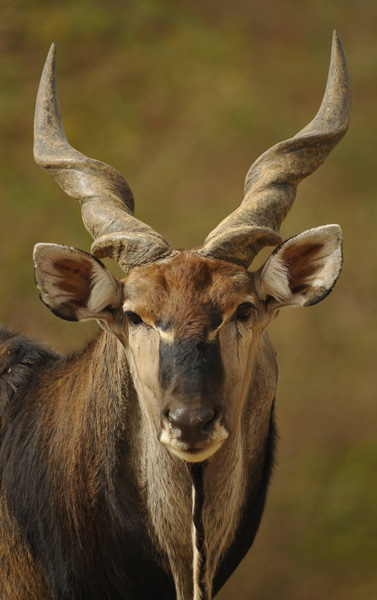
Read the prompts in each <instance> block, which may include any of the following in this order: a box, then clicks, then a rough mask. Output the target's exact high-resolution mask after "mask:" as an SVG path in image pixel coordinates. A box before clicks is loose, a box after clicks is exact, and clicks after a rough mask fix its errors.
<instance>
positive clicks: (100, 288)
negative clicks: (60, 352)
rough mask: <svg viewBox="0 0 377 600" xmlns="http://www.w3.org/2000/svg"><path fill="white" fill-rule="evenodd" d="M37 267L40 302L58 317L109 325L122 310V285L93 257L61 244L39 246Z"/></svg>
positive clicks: (36, 258)
mask: <svg viewBox="0 0 377 600" xmlns="http://www.w3.org/2000/svg"><path fill="white" fill-rule="evenodd" d="M34 264H35V282H36V284H37V286H38V289H39V291H40V298H41V300H42V302H43V303H44V304H46V306H47V307H48V308H49V309H50V310H51V311H52V312H53V313H54V314H55V315H57V316H58V317H61V318H62V319H65V320H67V321H82V320H86V319H98V320H100V321H101V320H102V321H109V320H111V319H112V318H113V315H114V311H116V310H117V309H120V308H121V305H122V286H121V283H120V281H118V280H117V279H116V278H115V277H113V276H112V275H111V273H109V271H108V270H107V269H106V267H105V266H104V265H103V264H102V263H101V261H100V260H98V259H97V258H94V256H92V255H91V254H87V253H86V252H83V251H82V250H76V248H69V247H68V246H59V245H58V244H37V245H36V246H35V248H34Z"/></svg>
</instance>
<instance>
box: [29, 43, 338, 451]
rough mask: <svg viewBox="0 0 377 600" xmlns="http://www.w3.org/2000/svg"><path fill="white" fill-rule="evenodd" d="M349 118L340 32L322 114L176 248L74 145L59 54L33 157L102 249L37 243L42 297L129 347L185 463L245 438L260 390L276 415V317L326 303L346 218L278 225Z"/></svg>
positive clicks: (109, 173)
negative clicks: (296, 228)
mask: <svg viewBox="0 0 377 600" xmlns="http://www.w3.org/2000/svg"><path fill="white" fill-rule="evenodd" d="M349 112H350V91H349V81H348V74H347V66H346V62H345V57H344V54H343V49H342V45H341V42H340V39H339V37H338V35H337V34H336V33H334V38H333V46H332V55H331V64H330V71H329V77H328V83H327V88H326V91H325V95H324V98H323V102H322V104H321V107H320V109H319V112H318V113H317V115H316V116H315V118H314V119H313V120H312V121H311V123H310V124H309V125H308V126H307V127H305V128H304V129H302V130H301V131H300V132H299V133H298V134H297V135H295V136H294V137H293V138H291V139H289V140H286V141H284V142H281V143H279V144H277V145H276V146H274V147H272V148H271V149H269V150H267V152H265V153H264V154H263V155H262V156H261V157H260V158H259V159H258V160H257V161H256V162H254V164H253V165H252V166H251V168H250V170H249V172H248V174H247V177H246V183H245V195H244V199H243V201H242V203H241V205H240V206H239V208H237V209H236V210H235V211H234V212H233V213H232V214H231V215H230V216H228V217H227V218H226V219H224V221H222V222H221V223H220V224H219V225H218V227H216V229H214V231H212V232H211V233H210V234H209V235H208V237H207V238H206V240H205V241H204V244H203V246H202V247H200V248H198V249H195V250H191V251H177V250H173V249H171V247H170V246H169V244H168V243H167V242H166V241H165V239H164V238H163V237H162V236H161V235H159V234H158V233H156V232H155V231H154V230H153V229H152V228H151V227H149V226H148V225H145V224H144V223H142V222H140V221H139V220H138V219H136V218H135V217H134V216H133V211H134V200H133V196H132V192H131V190H130V188H129V186H128V184H127V183H126V181H125V179H124V178H123V177H122V176H121V175H120V174H119V173H118V172H117V171H115V170H114V169H113V168H111V167H109V166H108V165H105V164H103V163H101V162H98V161H96V160H92V159H89V158H87V157H86V156H84V155H83V154H81V153H80V152H78V151H77V150H75V149H74V148H72V147H71V146H70V145H69V143H68V141H67V139H66V137H65V133H64V129H63V126H62V122H61V117H60V111H59V105H58V100H57V93H56V85H55V48H54V46H53V47H52V48H51V50H50V53H49V56H48V58H47V61H46V65H45V68H44V72H43V75H42V79H41V84H40V88H39V93H38V99H37V107H36V116H35V146H34V155H35V159H36V162H37V163H38V164H39V165H40V166H41V167H43V168H44V169H46V170H47V171H48V172H49V174H50V175H51V176H52V177H53V178H54V179H55V180H56V181H57V183H58V184H59V185H60V186H61V188H62V189H63V190H64V191H65V192H66V193H67V194H68V195H70V196H72V197H74V198H77V199H78V200H79V202H80V205H81V212H82V219H83V222H84V225H85V227H86V228H87V230H88V231H89V232H90V234H91V235H92V237H93V238H94V242H93V244H92V248H91V254H87V253H85V252H82V251H80V250H76V249H73V248H68V247H64V246H58V245H55V244H38V245H37V246H36V247H35V252H34V259H35V267H36V282H37V285H38V287H39V290H40V295H41V299H42V301H43V302H44V303H45V304H46V305H47V306H48V307H49V308H50V309H51V310H52V311H53V312H54V313H55V314H57V315H58V316H59V317H61V318H63V319H68V320H82V319H97V320H98V321H99V322H100V324H101V325H102V327H103V328H104V329H106V330H107V331H109V332H111V333H112V334H114V335H115V336H116V337H117V338H118V339H119V340H120V341H121V343H122V345H123V347H124V351H125V353H126V355H127V359H128V363H129V365H130V369H131V372H132V376H133V382H134V386H135V388H136V391H137V393H138V397H139V401H140V404H141V407H142V410H143V414H145V415H147V418H148V422H149V423H150V425H151V428H152V432H153V435H155V436H156V437H157V438H158V439H159V440H160V442H161V443H162V444H164V445H166V447H167V448H168V449H169V451H170V452H171V453H173V454H174V455H177V456H178V457H180V458H182V459H184V460H186V461H190V462H199V461H203V460H205V459H207V458H208V457H210V456H211V455H212V454H214V453H215V452H216V451H217V450H218V449H219V448H220V447H221V446H222V445H223V444H224V442H225V440H227V438H229V437H230V436H234V435H235V432H236V431H237V425H238V424H239V423H240V420H241V418H242V413H243V410H244V408H243V407H244V405H245V403H247V400H248V398H250V396H251V395H252V394H254V396H253V397H255V395H256V396H258V394H259V396H260V402H264V403H265V406H264V410H265V411H270V410H271V404H272V402H273V398H274V394H275V388H276V378H277V368H276V360H275V354H274V352H273V350H272V347H271V345H270V343H269V340H268V337H267V335H266V334H265V329H266V327H267V325H268V324H269V322H270V321H271V320H272V319H273V318H274V317H275V316H276V314H277V312H278V311H279V310H280V309H281V308H282V307H286V306H310V305H312V304H315V303H317V302H319V301H321V300H322V299H323V298H325V296H327V295H328V294H329V293H330V291H331V290H332V288H333V286H334V284H335V282H336V280H337V278H338V275H339V273H340V269H341V263H342V253H341V230H340V227H339V226H338V225H326V226H323V227H318V228H315V229H311V230H309V231H305V232H304V233H301V234H300V235H297V236H295V237H293V238H291V239H289V240H287V241H284V242H283V241H282V239H281V237H280V235H279V229H280V225H281V223H282V221H283V219H284V218H285V217H286V215H287V213H288V211H289V210H290V208H291V206H292V204H293V201H294V199H295V195H296V188H297V185H298V183H299V182H300V181H301V180H302V179H303V178H305V177H307V176H308V175H310V174H311V173H312V172H313V171H315V170H316V169H317V168H318V167H319V166H320V165H321V164H322V162H323V161H324V159H325V158H326V156H327V155H328V154H329V153H330V151H331V150H332V149H333V148H334V146H335V145H336V144H337V143H338V141H339V140H340V139H341V138H342V136H343V135H344V134H345V132H346V130H347V127H348V124H349ZM264 246H277V247H276V248H275V250H274V251H273V252H272V254H271V255H270V257H269V258H268V259H267V261H266V262H265V264H264V265H263V266H262V267H261V268H260V269H259V270H257V271H255V272H252V271H249V267H250V265H251V263H252V261H253V259H254V257H255V256H256V255H257V253H258V252H259V251H260V250H261V249H262V248H263V247H264ZM104 257H110V258H112V259H113V260H115V261H116V262H117V263H118V264H119V265H120V266H121V267H122V269H123V270H124V272H125V277H124V279H122V280H118V279H116V278H115V277H113V276H112V275H111V274H110V272H109V271H108V270H107V269H106V268H105V266H104V265H103V264H102V263H101V261H100V260H99V259H101V258H104ZM256 404H257V403H256ZM255 410H260V407H259V409H258V408H256V409H255Z"/></svg>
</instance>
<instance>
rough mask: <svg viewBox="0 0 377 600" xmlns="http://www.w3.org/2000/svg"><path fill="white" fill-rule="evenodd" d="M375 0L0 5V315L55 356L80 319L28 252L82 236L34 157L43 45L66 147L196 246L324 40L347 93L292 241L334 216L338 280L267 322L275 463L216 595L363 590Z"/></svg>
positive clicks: (313, 101)
mask: <svg viewBox="0 0 377 600" xmlns="http://www.w3.org/2000/svg"><path fill="white" fill-rule="evenodd" d="M376 27H377V3H376V2H375V0H364V1H362V0H338V1H336V0H335V1H329V0H308V1H305V2H302V1H299V0H285V1H284V2H283V1H281V2H280V1H277V0H264V2H256V1H251V0H250V1H245V0H232V1H231V2H230V1H224V0H220V1H219V0H217V1H216V0H201V1H199V0H193V1H188V0H186V1H183V0H182V1H180V0H161V1H157V0H138V1H136V0H134V1H133V0H131V1H121V0H91V1H89V0H79V1H78V0H66V1H64V0H60V1H52V0H50V1H47V0H45V1H42V0H39V1H32V0H30V1H24V2H22V1H20V0H9V1H6V0H1V1H0V30H1V31H0V33H1V35H0V48H1V52H0V62H1V64H0V80H1V86H0V119H1V128H0V131H1V145H0V153H1V160H0V169H1V176H0V188H1V206H0V223H1V228H2V235H1V239H0V244H1V266H0V292H1V302H0V320H1V322H3V323H4V324H6V325H7V326H11V327H13V328H16V329H18V330H21V331H23V332H24V333H26V334H28V335H30V336H36V337H39V338H41V339H43V340H45V341H46V342H47V343H49V344H51V345H52V346H54V347H55V348H57V349H59V350H61V351H70V350H72V349H75V348H77V347H80V346H81V345H82V344H83V343H84V341H85V340H86V339H87V338H88V337H90V335H92V332H93V327H94V329H95V327H96V326H95V325H94V326H93V325H83V324H72V323H66V322H63V321H61V320H59V319H57V318H56V317H54V316H53V315H52V314H51V313H50V312H49V311H48V310H47V309H45V308H44V307H43V305H42V304H41V303H40V301H39V299H38V293H37V291H36V288H35V287H34V282H33V267H32V260H31V256H32V248H33V245H34V244H35V243H36V242H40V241H43V242H56V243H63V244H67V245H73V246H77V247H80V248H82V249H84V250H88V249H89V248H90V243H91V240H90V238H89V235H88V234H86V232H85V231H84V228H83V225H82V223H81V220H80V211H79V207H78V205H77V204H76V203H75V201H74V200H72V199H70V198H68V197H66V196H65V195H64V194H63V192H61V190H60V189H59V188H58V187H57V185H56V184H55V183H54V182H53V181H52V180H51V179H50V178H49V177H48V176H47V175H46V174H45V173H43V172H42V171H41V170H40V169H39V168H38V167H37V166H36V165H35V164H34V162H33V158H32V121H33V110H34V101H35V96H36V92H37V86H38V82H39V77H40V73H41V69H42V66H43V62H44V60H45V56H46V54H47V51H48V48H49V45H50V43H51V42H52V41H53V40H55V41H56V42H57V44H58V86H59V92H60V94H59V95H60V102H61V106H62V113H63V118H64V123H65V128H66V132H67V135H68V138H69V140H70V142H71V143H72V145H74V146H76V147H77V148H78V149H80V150H81V151H82V152H84V153H86V154H87V155H88V156H92V157H95V158H97V159H99V160H102V161H104V162H107V163H109V164H111V165H112V166H114V167H115V168H117V169H118V170H119V171H121V172H122V173H123V174H124V175H125V177H126V179H127V180H128V182H129V183H130V185H131V187H132V189H133V191H134V194H135V198H136V203H137V209H136V215H137V216H138V217H139V218H141V219H142V220H145V221H146V222H147V223H149V224H151V225H152V226H153V227H154V228H155V229H157V230H158V231H160V232H161V233H162V234H164V235H165V236H166V237H167V239H168V240H169V241H170V242H171V244H172V245H177V246H181V247H186V246H187V247H190V246H193V245H199V244H200V243H201V242H202V241H203V240H204V238H205V236H206V234H207V233H208V232H209V231H210V230H211V229H213V228H214V227H215V226H216V224H217V223H218V222H219V221H220V220H221V219H222V218H223V217H224V216H225V215H227V214H228V213H229V212H231V211H232V210H233V209H234V208H235V207H236V206H237V205H238V204H239V202H240V201H241V199H242V186H243V180H244V176H245V174H246V172H247V170H248V168H249V166H250V164H251V163H252V162H253V161H254V160H255V159H256V158H257V156H258V155H259V154H261V153H262V152H263V151H264V150H266V149H267V148H268V147H269V146H271V145H273V144H274V143H276V142H278V141H280V140H282V139H285V138H287V137H291V136H292V135H294V134H295V133H296V132H297V131H299V130H300V129H301V128H302V127H304V126H305V125H306V124H307V123H308V122H309V121H310V120H311V118H312V117H313V116H314V114H315V112H316V111H317V108H318V107H319V104H320V101H321V98H322V94H323V91H324V86H325V82H326V77H327V69H328V62H329V57H330V45H331V35H332V30H333V29H334V28H336V29H338V31H339V32H340V34H341V37H342V40H343V44H344V46H345V49H346V54H347V58H348V63H349V69H350V74H351V81H352V88H353V112H352V123H351V127H350V130H349V132H348V134H347V136H346V137H345V138H344V140H343V141H342V142H341V143H340V145H339V147H337V148H336V149H335V151H334V152H333V153H332V154H331V156H330V157H329V158H328V159H327V161H326V163H325V165H324V166H323V167H322V168H321V169H320V170H319V171H318V172H316V173H315V174H314V175H312V176H311V177H310V178H309V179H308V180H305V181H304V182H303V183H302V184H301V185H300V187H299V193H298V197H297V201H296V204H295V207H294V209H293V210H292V212H291V214H290V215H289V217H288V218H287V220H286V222H285V224H284V226H283V236H285V237H289V236H291V235H294V234H296V233H299V232H300V231H302V230H304V229H308V228H310V227H314V226H317V225H322V224H326V223H333V222H335V223H340V224H341V226H342V228H343V232H344V256H345V263H344V269H343V273H342V276H341V278H340V280H339V282H338V284H337V286H336V289H335V291H334V292H333V293H332V294H331V296H330V297H329V298H328V299H326V301H325V302H323V303H321V304H320V305H318V306H315V307H312V308H310V310H309V309H308V310H307V309H305V310H292V309H291V310H289V309H287V310H286V311H283V313H282V314H281V315H280V317H279V319H278V320H277V321H276V322H275V323H274V324H273V326H272V327H271V335H272V338H273V340H274V342H275V345H276V348H277V351H278V354H279V364H280V372H281V374H280V384H279V390H278V405H277V417H278V423H279V430H280V444H279V452H278V464H277V468H276V472H275V476H274V479H273V483H272V486H271V489H270V494H269V500H268V504H267V508H266V511H265V515H264V518H263V522H262V525H261V528H260V531H259V534H258V536H257V540H256V542H255V544H254V546H253V548H252V550H251V551H250V552H249V554H248V556H247V558H246V559H245V560H244V561H243V563H242V564H241V566H240V567H239V568H238V570H237V572H236V573H235V574H234V575H233V577H232V578H231V579H230V581H229V582H228V584H227V585H226V586H225V588H224V589H223V591H222V592H221V593H220V594H219V595H218V598H219V599H221V600H226V599H229V600H230V599H234V598H237V599H239V600H249V599H250V600H274V599H279V600H288V599H289V600H318V599H323V598H330V597H331V598H337V599H338V600H372V599H375V598H377V572H376V570H377V569H376V567H377V516H376V509H377V485H376V472H377V451H376V424H377V401H376V387H377V386H376V370H377V369H376V312H377V311H376V296H377V276H376V272H377V271H376V267H375V262H376V261H375V257H376V252H375V244H374V238H375V235H376V234H375V228H376V221H377V219H376V216H377V215H376V211H377V198H376V194H377V192H376V189H375V180H376V170H377V165H376V158H375V155H376V151H375V145H376V134H377V127H376V122H377V121H376V106H377V85H376V78H377V43H376Z"/></svg>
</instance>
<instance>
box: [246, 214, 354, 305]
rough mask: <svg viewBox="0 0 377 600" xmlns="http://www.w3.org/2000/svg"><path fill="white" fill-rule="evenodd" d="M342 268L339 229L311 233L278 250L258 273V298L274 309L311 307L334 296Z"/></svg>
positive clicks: (330, 228) (302, 234) (298, 237)
mask: <svg viewBox="0 0 377 600" xmlns="http://www.w3.org/2000/svg"><path fill="white" fill-rule="evenodd" d="M341 268H342V232H341V229H340V227H339V225H325V226H324V227H317V228H315V229H310V230H309V231H304V233H301V234H300V235H296V236H295V237H293V238H291V239H289V240H287V241H286V242H284V243H283V244H281V245H280V246H279V247H278V248H276V249H275V251H274V252H273V253H272V255H271V256H270V258H269V259H268V260H267V261H266V263H265V264H264V266H263V267H262V268H261V269H260V270H259V271H258V272H257V273H256V290H257V294H258V297H259V298H260V299H261V300H262V301H265V302H268V303H269V305H270V306H271V308H272V309H279V308H282V307H284V306H311V305H312V304H316V303H317V302H320V301H321V300H323V299H324V298H325V297H326V296H327V295H328V294H329V293H330V292H331V290H332V289H333V287H334V285H335V283H336V281H337V279H338V277H339V274H340V271H341Z"/></svg>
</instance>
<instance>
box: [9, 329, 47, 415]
mask: <svg viewBox="0 0 377 600" xmlns="http://www.w3.org/2000/svg"><path fill="white" fill-rule="evenodd" d="M57 358H58V355H57V354H55V353H54V352H52V351H51V350H49V349H48V348H46V347H45V346H43V344H41V343H39V342H36V341H34V340H31V339H28V338H26V337H24V336H22V335H19V334H17V333H15V332H13V331H10V330H7V329H4V328H2V327H0V419H1V417H3V416H4V414H5V412H6V410H7V408H8V406H9V404H10V402H11V400H12V398H13V397H14V396H15V395H17V394H18V393H19V392H20V391H21V390H22V389H23V388H24V387H25V386H26V385H27V384H28V383H30V382H31V380H32V378H33V377H35V374H36V368H38V367H39V366H41V367H42V366H44V365H46V366H47V365H48V364H50V363H51V362H52V361H54V360H56V359H57Z"/></svg>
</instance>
